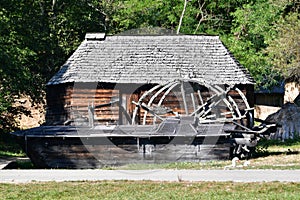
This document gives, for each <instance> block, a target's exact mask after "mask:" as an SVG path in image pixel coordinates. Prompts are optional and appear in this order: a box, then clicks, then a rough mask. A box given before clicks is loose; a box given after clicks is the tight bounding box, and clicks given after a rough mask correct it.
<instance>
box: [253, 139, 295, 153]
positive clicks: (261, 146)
mask: <svg viewBox="0 0 300 200" xmlns="http://www.w3.org/2000/svg"><path fill="white" fill-rule="evenodd" d="M298 146H299V149H300V137H297V138H295V139H287V140H285V141H282V140H267V139H262V140H260V141H259V142H258V145H257V146H256V150H255V153H254V154H253V158H258V157H266V156H272V155H274V156H275V155H294V154H300V152H299V151H298V150H296V151H295V150H292V148H291V147H298ZM269 147H282V148H284V149H286V151H270V150H269Z"/></svg>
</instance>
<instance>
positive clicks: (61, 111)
mask: <svg viewBox="0 0 300 200" xmlns="http://www.w3.org/2000/svg"><path fill="white" fill-rule="evenodd" d="M94 85H95V84H94ZM96 85H97V87H95V88H93V87H92V88H91V87H90V84H80V87H76V86H75V87H74V84H73V83H68V84H58V85H51V86H48V87H47V112H46V124H47V125H59V124H66V122H70V123H71V124H74V122H77V123H82V124H87V123H88V118H89V113H88V107H89V106H97V105H101V104H108V103H110V102H112V101H115V100H121V104H122V106H123V107H124V108H125V110H126V111H127V113H128V114H129V115H130V116H131V117H132V114H133V111H134V109H135V104H133V103H132V101H135V102H138V99H139V97H140V96H141V95H142V94H143V93H144V92H145V90H138V91H136V92H135V93H134V94H129V93H126V92H127V91H122V92H121V93H120V91H119V90H117V89H115V88H114V85H113V84H96ZM127 87H128V86H127ZM146 88H149V87H146ZM238 88H239V89H240V90H241V91H242V92H243V93H244V95H245V96H246V97H247V99H248V103H249V105H250V107H253V106H254V95H253V94H254V87H253V85H238ZM178 93H179V92H176V91H175V92H171V93H170V94H169V95H168V96H167V97H166V99H165V100H164V101H163V106H165V107H167V108H171V109H172V110H173V111H174V112H178V113H179V114H184V113H185V108H184V105H183V99H182V96H181V94H178ZM229 94H230V95H231V96H232V97H233V99H234V100H235V101H236V103H237V104H238V106H239V109H240V110H244V109H245V106H244V104H243V101H242V99H241V97H240V96H239V95H238V93H237V92H236V91H234V90H232V91H230V92H229ZM190 95H191V92H189V93H187V94H186V96H189V97H190ZM193 96H194V97H195V99H194V100H193V101H195V102H196V105H197V104H198V105H199V103H200V102H201V100H200V99H199V96H198V95H197V93H194V95H193ZM201 96H202V98H203V101H204V102H205V101H206V99H207V98H209V96H210V94H209V92H208V91H207V90H202V91H201ZM161 97H162V94H161V95H159V96H158V97H157V98H156V99H155V100H154V101H153V103H154V104H157V103H158V101H159V99H160V98H161ZM150 98H151V96H149V97H147V98H145V103H146V104H147V102H148V101H149V100H150ZM186 100H187V108H188V111H189V113H191V112H193V110H194V104H195V102H193V101H192V98H186ZM200 104H201V103H200ZM144 113H145V110H144V109H139V111H138V114H137V119H135V120H136V122H138V123H139V124H143V122H144V120H146V124H152V123H153V116H152V114H149V113H148V114H147V117H146V119H144ZM166 116H167V115H166ZM94 120H95V123H96V124H128V123H129V122H128V121H127V120H126V118H125V116H124V114H122V113H121V112H120V109H119V106H118V105H116V104H114V105H110V106H104V107H101V108H96V109H95V112H94ZM157 122H159V120H157ZM244 123H245V124H248V123H247V122H246V121H245V122H244ZM67 124H68V123H67Z"/></svg>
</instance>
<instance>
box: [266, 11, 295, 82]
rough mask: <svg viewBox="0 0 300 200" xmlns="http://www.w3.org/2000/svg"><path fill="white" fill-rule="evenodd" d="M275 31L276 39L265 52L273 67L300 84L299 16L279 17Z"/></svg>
mask: <svg viewBox="0 0 300 200" xmlns="http://www.w3.org/2000/svg"><path fill="white" fill-rule="evenodd" d="M275 29H276V30H277V32H278V37H277V38H276V39H274V40H273V41H270V43H269V47H268V48H267V51H268V53H269V55H270V56H269V57H268V58H269V59H270V62H271V63H272V64H273V66H274V67H275V68H277V69H279V70H280V71H282V72H283V74H284V76H285V77H286V78H287V79H291V81H297V82H298V83H300V43H299V42H296V41H300V14H299V13H296V12H295V13H293V12H292V13H289V14H288V15H286V16H284V17H281V18H280V20H279V21H278V22H277V23H276V25H275Z"/></svg>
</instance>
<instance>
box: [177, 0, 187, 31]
mask: <svg viewBox="0 0 300 200" xmlns="http://www.w3.org/2000/svg"><path fill="white" fill-rule="evenodd" d="M188 1H189V0H184V6H183V10H182V13H181V16H180V20H179V24H178V28H177V31H176V34H179V31H180V28H181V24H182V19H183V16H184V13H185V10H186V6H187V3H188Z"/></svg>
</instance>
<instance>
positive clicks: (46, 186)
mask: <svg viewBox="0 0 300 200" xmlns="http://www.w3.org/2000/svg"><path fill="white" fill-rule="evenodd" d="M299 188H300V183H279V182H271V183H235V182H193V183H192V182H151V181H101V182H61V183H57V182H47V183H40V182H36V183H27V184H0V199H20V200H21V199H26V200H27V199H222V200H223V199H299V193H298V191H299Z"/></svg>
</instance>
